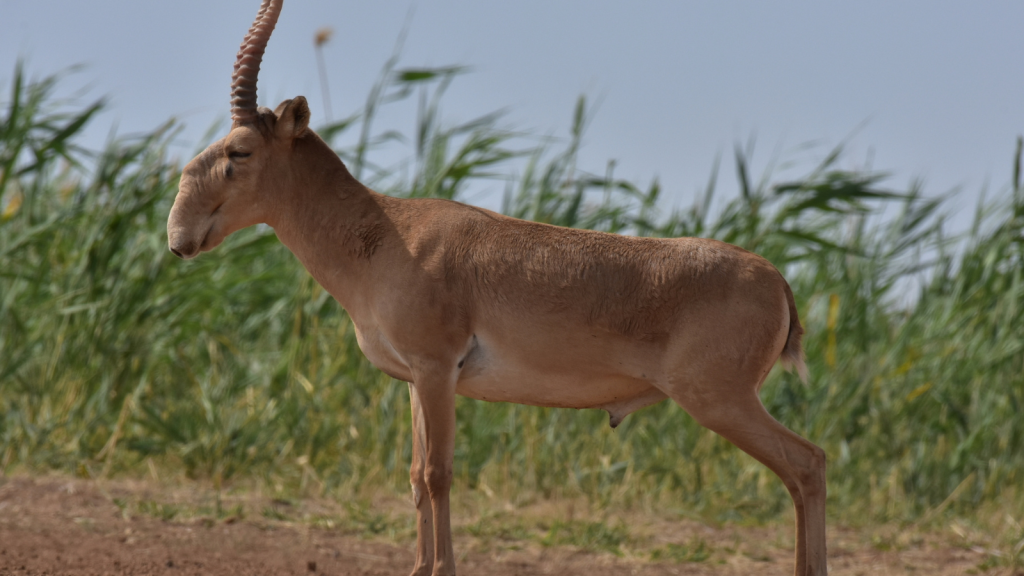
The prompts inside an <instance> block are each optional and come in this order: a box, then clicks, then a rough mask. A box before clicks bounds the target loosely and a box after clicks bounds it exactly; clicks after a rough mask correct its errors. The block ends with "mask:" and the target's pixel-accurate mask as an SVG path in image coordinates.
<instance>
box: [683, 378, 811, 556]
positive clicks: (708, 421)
mask: <svg viewBox="0 0 1024 576" xmlns="http://www.w3.org/2000/svg"><path fill="white" fill-rule="evenodd" d="M719 390H721V391H722V392H725V393H719V394H715V393H710V394H708V393H704V394H700V395H693V394H685V395H678V396H674V398H675V399H676V401H677V402H678V403H679V405H680V406H682V407H683V409H684V410H686V411H687V412H688V413H689V414H690V415H691V416H693V417H694V419H696V420H697V422H699V423H700V424H701V425H702V426H704V427H705V428H708V429H710V430H713V431H714V432H716V433H718V434H719V435H721V436H722V437H723V438H725V439H726V440H728V441H730V442H732V443H733V444H735V445H736V447H737V448H739V449H740V450H743V451H744V452H746V453H747V454H750V455H751V456H753V457H754V458H755V459H757V460H758V461H759V462H761V463H762V464H764V465H765V466H767V467H768V468H769V469H771V470H772V472H775V474H776V475H778V477H779V478H781V479H782V482H783V483H784V484H785V485H786V488H788V489H789V494H790V496H792V498H793V504H794V506H795V508H796V567H795V571H794V574H796V576H823V575H825V574H826V573H827V567H826V566H827V565H826V557H825V451H824V450H822V449H821V448H819V447H817V446H815V445H814V444H812V443H810V442H808V441H807V440H805V439H804V438H802V437H801V436H799V435H797V434H796V433H794V432H792V431H791V430H789V429H788V428H786V427H785V426H783V425H782V424H780V423H779V422H778V421H776V420H775V419H774V418H772V416H771V415H770V414H768V411H767V410H765V408H764V405H762V404H761V400H760V399H759V398H758V397H757V394H756V392H754V390H755V388H754V387H753V386H751V387H750V388H749V389H747V390H735V389H732V390H730V389H729V387H723V388H720V389H719ZM704 392H709V391H704Z"/></svg>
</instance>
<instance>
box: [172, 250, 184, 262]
mask: <svg viewBox="0 0 1024 576" xmlns="http://www.w3.org/2000/svg"><path fill="white" fill-rule="evenodd" d="M171 254H174V255H175V256H177V257H178V258H181V259H182V260H184V259H185V257H184V256H182V255H181V252H178V251H177V250H175V249H174V248H171Z"/></svg>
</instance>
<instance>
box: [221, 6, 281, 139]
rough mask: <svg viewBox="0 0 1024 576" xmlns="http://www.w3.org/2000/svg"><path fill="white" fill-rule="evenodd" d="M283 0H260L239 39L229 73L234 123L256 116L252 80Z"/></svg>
mask: <svg viewBox="0 0 1024 576" xmlns="http://www.w3.org/2000/svg"><path fill="white" fill-rule="evenodd" d="M283 3H284V0H263V4H261V5H260V11H259V12H257V13H256V20H255V21H253V23H252V27H250V28H249V33H248V34H246V35H245V39H244V40H242V47H241V48H239V49H238V56H237V57H236V58H235V71H234V73H233V74H231V119H232V120H234V122H235V124H236V125H238V124H248V123H251V122H252V121H253V120H255V119H256V115H257V113H256V80H257V78H258V77H259V75H260V63H261V62H262V61H263V52H264V51H265V50H266V49H267V41H268V40H270V34H271V33H273V32H274V26H276V25H277V17H278V16H280V15H281V5H282V4H283Z"/></svg>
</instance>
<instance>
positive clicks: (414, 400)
mask: <svg viewBox="0 0 1024 576" xmlns="http://www.w3.org/2000/svg"><path fill="white" fill-rule="evenodd" d="M409 405H410V406H411V407H412V466H411V467H410V468H409V481H410V483H411V484H412V499H413V502H414V503H415V505H416V566H415V567H414V568H413V569H412V576H429V575H430V573H431V572H432V571H433V569H434V511H433V510H432V509H431V507H430V506H431V505H430V497H429V493H428V491H427V478H426V476H425V475H424V473H423V471H424V468H425V464H426V460H427V429H426V426H425V425H424V422H423V409H422V408H421V407H420V399H419V395H418V394H417V393H416V387H415V386H413V385H412V384H409Z"/></svg>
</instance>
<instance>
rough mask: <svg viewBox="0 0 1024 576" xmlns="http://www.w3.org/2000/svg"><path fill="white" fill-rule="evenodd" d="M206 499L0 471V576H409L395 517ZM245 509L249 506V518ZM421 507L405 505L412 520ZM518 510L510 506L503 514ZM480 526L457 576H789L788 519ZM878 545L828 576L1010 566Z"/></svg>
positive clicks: (932, 549) (845, 549) (917, 541)
mask: <svg viewBox="0 0 1024 576" xmlns="http://www.w3.org/2000/svg"><path fill="white" fill-rule="evenodd" d="M207 496H208V495H201V494H198V491H197V490H193V491H192V492H189V491H188V490H180V489H179V491H178V492H176V493H174V494H170V493H169V491H168V490H167V489H165V488H162V487H159V486H156V485H153V484H146V483H145V482H129V481H116V482H114V481H103V482H100V481H90V480H81V479H69V478H49V477H47V478H32V477H14V478H0V574H2V575H8V574H11V575H18V576H22V575H48V576H60V575H69V576H72V575H73V576H87V575H89V576H91V575H97V576H99V575H108V574H109V575H118V576H121V575H125V576H127V575H168V576H177V575H181V576H184V575H189V576H191V575H220V574H223V575H235V574H245V575H263V574H267V575H270V574H273V575H283V574H294V575H306V576H310V575H319V574H325V575H367V576H369V575H402V576H405V575H406V574H408V572H409V571H410V569H411V568H412V562H413V552H412V544H413V542H412V534H411V531H410V530H408V528H405V529H398V530H392V529H389V528H388V527H387V524H386V522H385V523H383V524H380V522H384V521H383V520H379V519H381V518H388V517H389V516H387V515H386V514H385V515H381V514H377V515H375V516H373V518H377V519H378V520H371V521H370V522H369V524H365V525H364V528H365V526H371V527H373V526H377V524H374V522H378V524H380V525H379V526H377V527H378V528H381V529H380V530H376V529H374V530H370V531H369V532H368V531H367V530H365V529H362V530H360V529H359V528H358V524H354V523H351V522H348V523H346V522H347V521H346V520H345V518H346V514H347V515H348V516H351V515H352V510H351V509H348V511H347V512H346V511H344V510H342V508H340V505H339V504H338V503H336V502H331V501H323V502H321V501H315V500H303V501H300V502H284V501H278V500H272V499H266V498H263V499H260V498H261V497H258V496H242V497H235V500H230V499H225V500H224V501H221V500H220V499H218V500H217V502H218V505H217V507H216V510H213V509H207V510H206V511H205V512H204V508H203V505H204V504H203V503H204V502H206V503H207V504H208V503H209V500H208V498H207ZM243 504H244V506H243ZM243 509H244V510H251V511H252V512H249V513H246V514H242V513H241V511H242V510H243ZM260 510H262V513H261V512H258V511H260ZM233 511H234V512H233ZM235 512H237V513H235ZM371 512H374V513H376V511H371ZM411 512H412V509H411V507H409V509H408V511H407V514H408V515H409V516H410V517H411ZM516 514H517V512H515V511H513V512H511V513H510V514H509V516H507V517H506V521H508V519H509V518H514V517H515V516H516ZM405 526H406V527H407V526H408V524H406V525H405ZM473 526H476V528H474V527H473ZM479 526H481V524H480V522H477V524H474V525H467V524H465V523H463V524H461V525H457V530H456V532H457V534H456V554H457V555H458V556H459V560H458V561H459V565H458V567H459V573H460V574H464V575H465V574H487V575H497V576H504V575H520V574H522V575H530V574H537V575H541V574H557V575H559V576H576V575H585V576H604V575H611V574H650V575H663V574H664V575H668V574H686V575H689V574H700V575H739V574H765V575H773V574H778V575H785V574H792V570H793V568H792V548H791V547H792V538H791V536H790V535H789V530H790V528H789V527H788V526H787V527H784V526H778V527H754V528H748V527H737V526H729V527H708V526H704V525H702V524H699V523H696V522H690V521H684V522H667V521H654V522H651V523H647V524H646V525H644V526H637V527H636V532H637V533H638V534H643V535H644V541H645V542H646V543H647V544H646V546H647V548H646V549H647V550H650V549H658V546H659V543H661V542H672V541H675V542H679V543H687V542H690V543H693V542H696V541H698V540H699V542H701V543H702V544H701V545H702V546H704V548H701V550H704V551H706V553H700V554H694V553H693V549H692V548H691V549H690V550H689V551H687V549H686V548H683V547H679V546H677V547H676V548H668V549H667V550H669V551H670V552H671V551H674V552H675V553H676V554H675V557H672V554H668V555H663V556H662V558H664V557H670V558H672V559H670V560H668V561H665V560H662V561H655V560H654V559H653V558H657V555H656V554H655V555H652V553H650V552H644V553H639V552H636V551H634V550H633V549H628V550H626V551H625V552H623V551H621V550H619V551H617V552H618V553H617V554H613V553H610V552H601V551H596V552H595V551H587V550H582V549H580V548H575V547H571V546H564V545H552V544H550V543H549V544H545V543H544V542H539V541H538V540H537V539H536V538H534V539H533V540H530V539H529V538H526V539H525V540H523V539H522V537H521V536H520V541H517V540H516V538H517V537H516V535H515V531H514V530H508V531H507V532H508V533H504V532H502V529H498V530H494V529H480V528H479ZM629 529H630V530H631V531H632V530H633V526H632V525H630V527H629ZM374 532H376V533H374ZM886 538H888V540H886ZM882 540H883V542H882V543H881V544H879V536H878V534H877V533H876V534H874V535H873V536H870V537H869V536H867V535H865V534H864V533H863V531H860V532H858V531H853V530H842V529H834V528H833V529H831V531H830V534H829V557H830V561H829V564H830V568H831V573H832V574H834V575H845V574H850V575H859V574H865V575H867V574H929V575H933V574H934V575H940V576H946V575H954V574H956V575H959V574H975V573H983V572H984V573H987V574H997V575H1009V574H1011V573H1013V571H1012V570H1011V569H1010V568H1007V567H1005V566H1002V567H1000V566H998V565H996V566H994V567H991V568H990V569H989V570H988V571H987V572H985V570H986V565H985V561H986V558H987V557H988V556H987V555H986V551H985V550H979V549H977V548H976V547H975V549H971V547H970V546H966V545H957V544H956V542H955V540H953V539H951V538H949V537H947V536H943V535H936V536H934V537H927V536H925V537H922V536H915V537H913V538H909V539H903V540H901V538H900V535H899V534H898V533H890V534H889V535H888V536H883V537H882ZM890 544H892V545H891V546H890ZM661 549H662V550H666V548H661ZM681 551H682V552H681ZM1018 575H1019V576H1024V572H1022V571H1020V570H1018V571H1017V572H1016V573H1015V575H1014V576H1018Z"/></svg>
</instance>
